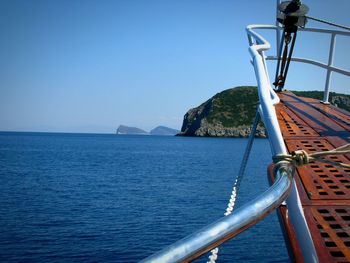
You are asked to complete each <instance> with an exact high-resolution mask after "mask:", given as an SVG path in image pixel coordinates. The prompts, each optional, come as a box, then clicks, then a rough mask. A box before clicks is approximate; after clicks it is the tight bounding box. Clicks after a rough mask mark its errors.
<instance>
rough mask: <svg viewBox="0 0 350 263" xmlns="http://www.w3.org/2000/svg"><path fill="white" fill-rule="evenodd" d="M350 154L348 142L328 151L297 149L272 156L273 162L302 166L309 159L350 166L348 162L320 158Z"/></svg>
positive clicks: (309, 160) (308, 161)
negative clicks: (313, 151) (290, 152)
mask: <svg viewBox="0 0 350 263" xmlns="http://www.w3.org/2000/svg"><path fill="white" fill-rule="evenodd" d="M341 154H350V144H346V145H343V146H340V147H338V148H335V149H333V150H330V151H323V152H316V153H307V152H306V151H305V150H297V151H294V152H292V154H276V155H275V156H273V157H272V159H273V162H274V163H279V162H281V161H287V162H291V163H294V165H295V166H303V165H305V164H308V163H310V162H311V161H318V162H322V163H327V164H332V165H334V166H338V167H344V168H350V164H346V163H342V162H335V161H331V160H328V159H324V158H321V157H323V156H327V155H341Z"/></svg>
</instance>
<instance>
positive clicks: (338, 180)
mask: <svg viewBox="0 0 350 263" xmlns="http://www.w3.org/2000/svg"><path fill="white" fill-rule="evenodd" d="M286 142H287V147H288V150H289V151H290V152H292V151H295V150H299V149H304V150H306V151H307V152H308V153H313V152H320V151H328V150H331V149H334V147H333V146H332V145H330V144H329V143H328V142H327V141H326V140H323V139H316V140H286ZM325 159H329V160H332V161H335V162H344V163H348V162H349V161H348V160H347V158H345V157H344V156H341V155H330V156H327V157H325ZM297 170H298V173H299V175H300V178H301V180H302V183H303V185H304V188H305V191H306V193H307V194H308V196H309V198H310V199H311V200H317V199H322V200H327V199H332V200H334V199H335V200H337V199H350V169H346V168H341V167H335V166H333V165H330V164H325V163H321V162H316V163H314V162H312V163H310V164H309V165H305V166H303V167H299V168H297Z"/></svg>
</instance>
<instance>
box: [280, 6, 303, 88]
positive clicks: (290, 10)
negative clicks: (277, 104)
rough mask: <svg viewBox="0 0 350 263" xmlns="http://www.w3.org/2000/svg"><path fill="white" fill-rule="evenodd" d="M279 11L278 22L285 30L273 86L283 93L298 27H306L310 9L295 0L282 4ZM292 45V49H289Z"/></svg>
mask: <svg viewBox="0 0 350 263" xmlns="http://www.w3.org/2000/svg"><path fill="white" fill-rule="evenodd" d="M278 10H279V11H280V14H279V15H278V17H277V21H278V22H279V23H281V24H282V25H284V30H283V35H282V39H281V45H280V50H279V54H278V63H277V68H276V76H275V82H274V83H273V85H274V86H275V89H276V91H282V89H283V87H284V84H285V81H286V78H287V73H288V69H289V63H290V60H291V58H292V54H293V49H294V44H295V40H296V37H297V31H298V27H304V26H305V24H306V22H307V19H306V14H307V12H308V11H309V8H308V7H307V6H306V5H304V4H302V3H301V1H300V0H293V1H286V2H282V3H281V4H280V5H279V7H278ZM290 43H291V47H290V49H289V44H290ZM282 49H283V52H282ZM282 53H283V55H282Z"/></svg>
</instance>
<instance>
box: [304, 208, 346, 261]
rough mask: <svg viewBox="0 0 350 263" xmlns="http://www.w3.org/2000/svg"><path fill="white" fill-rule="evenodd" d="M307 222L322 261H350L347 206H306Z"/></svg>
mask: <svg viewBox="0 0 350 263" xmlns="http://www.w3.org/2000/svg"><path fill="white" fill-rule="evenodd" d="M305 214H306V216H307V220H308V221H309V222H308V223H309V224H310V223H311V224H312V225H314V226H315V228H316V229H317V230H316V231H312V232H311V233H312V236H313V239H314V240H315V241H317V242H315V246H316V249H317V250H318V251H321V252H322V253H320V255H321V256H322V258H321V261H323V262H339V263H340V262H350V208H349V207H348V206H320V207H312V208H306V209H305ZM310 221H311V222H310Z"/></svg>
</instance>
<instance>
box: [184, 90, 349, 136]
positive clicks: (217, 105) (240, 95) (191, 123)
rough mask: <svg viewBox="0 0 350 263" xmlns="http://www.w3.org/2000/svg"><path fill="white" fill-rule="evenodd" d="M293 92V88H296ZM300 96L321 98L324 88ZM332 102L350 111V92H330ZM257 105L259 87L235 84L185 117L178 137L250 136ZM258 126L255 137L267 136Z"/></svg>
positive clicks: (304, 92)
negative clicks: (348, 93) (349, 93)
mask: <svg viewBox="0 0 350 263" xmlns="http://www.w3.org/2000/svg"><path fill="white" fill-rule="evenodd" d="M293 92H294V91H293ZM294 93H296V94H297V95H299V96H303V97H310V98H316V99H322V97H323V92H322V91H298V92H294ZM329 97H330V99H329V101H330V103H331V104H333V105H335V106H337V107H339V108H342V109H345V110H348V111H350V95H344V94H339V93H335V92H330V96H329ZM257 105H258V91H257V88H256V87H250V86H245V87H236V88H232V89H227V90H224V91H222V92H220V93H217V94H216V95H215V96H213V97H212V98H210V99H209V100H207V101H205V102H204V103H202V104H201V105H199V106H198V107H196V108H193V109H190V110H189V111H188V112H187V113H186V114H185V116H184V120H183V124H182V128H181V132H180V133H179V134H178V135H179V136H208V137H248V136H249V135H250V132H251V125H252V121H253V119H254V116H255V113H256V108H257ZM266 136H267V134H266V132H265V128H264V126H263V125H262V123H260V124H259V125H258V129H257V133H256V137H260V138H265V137H266Z"/></svg>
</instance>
